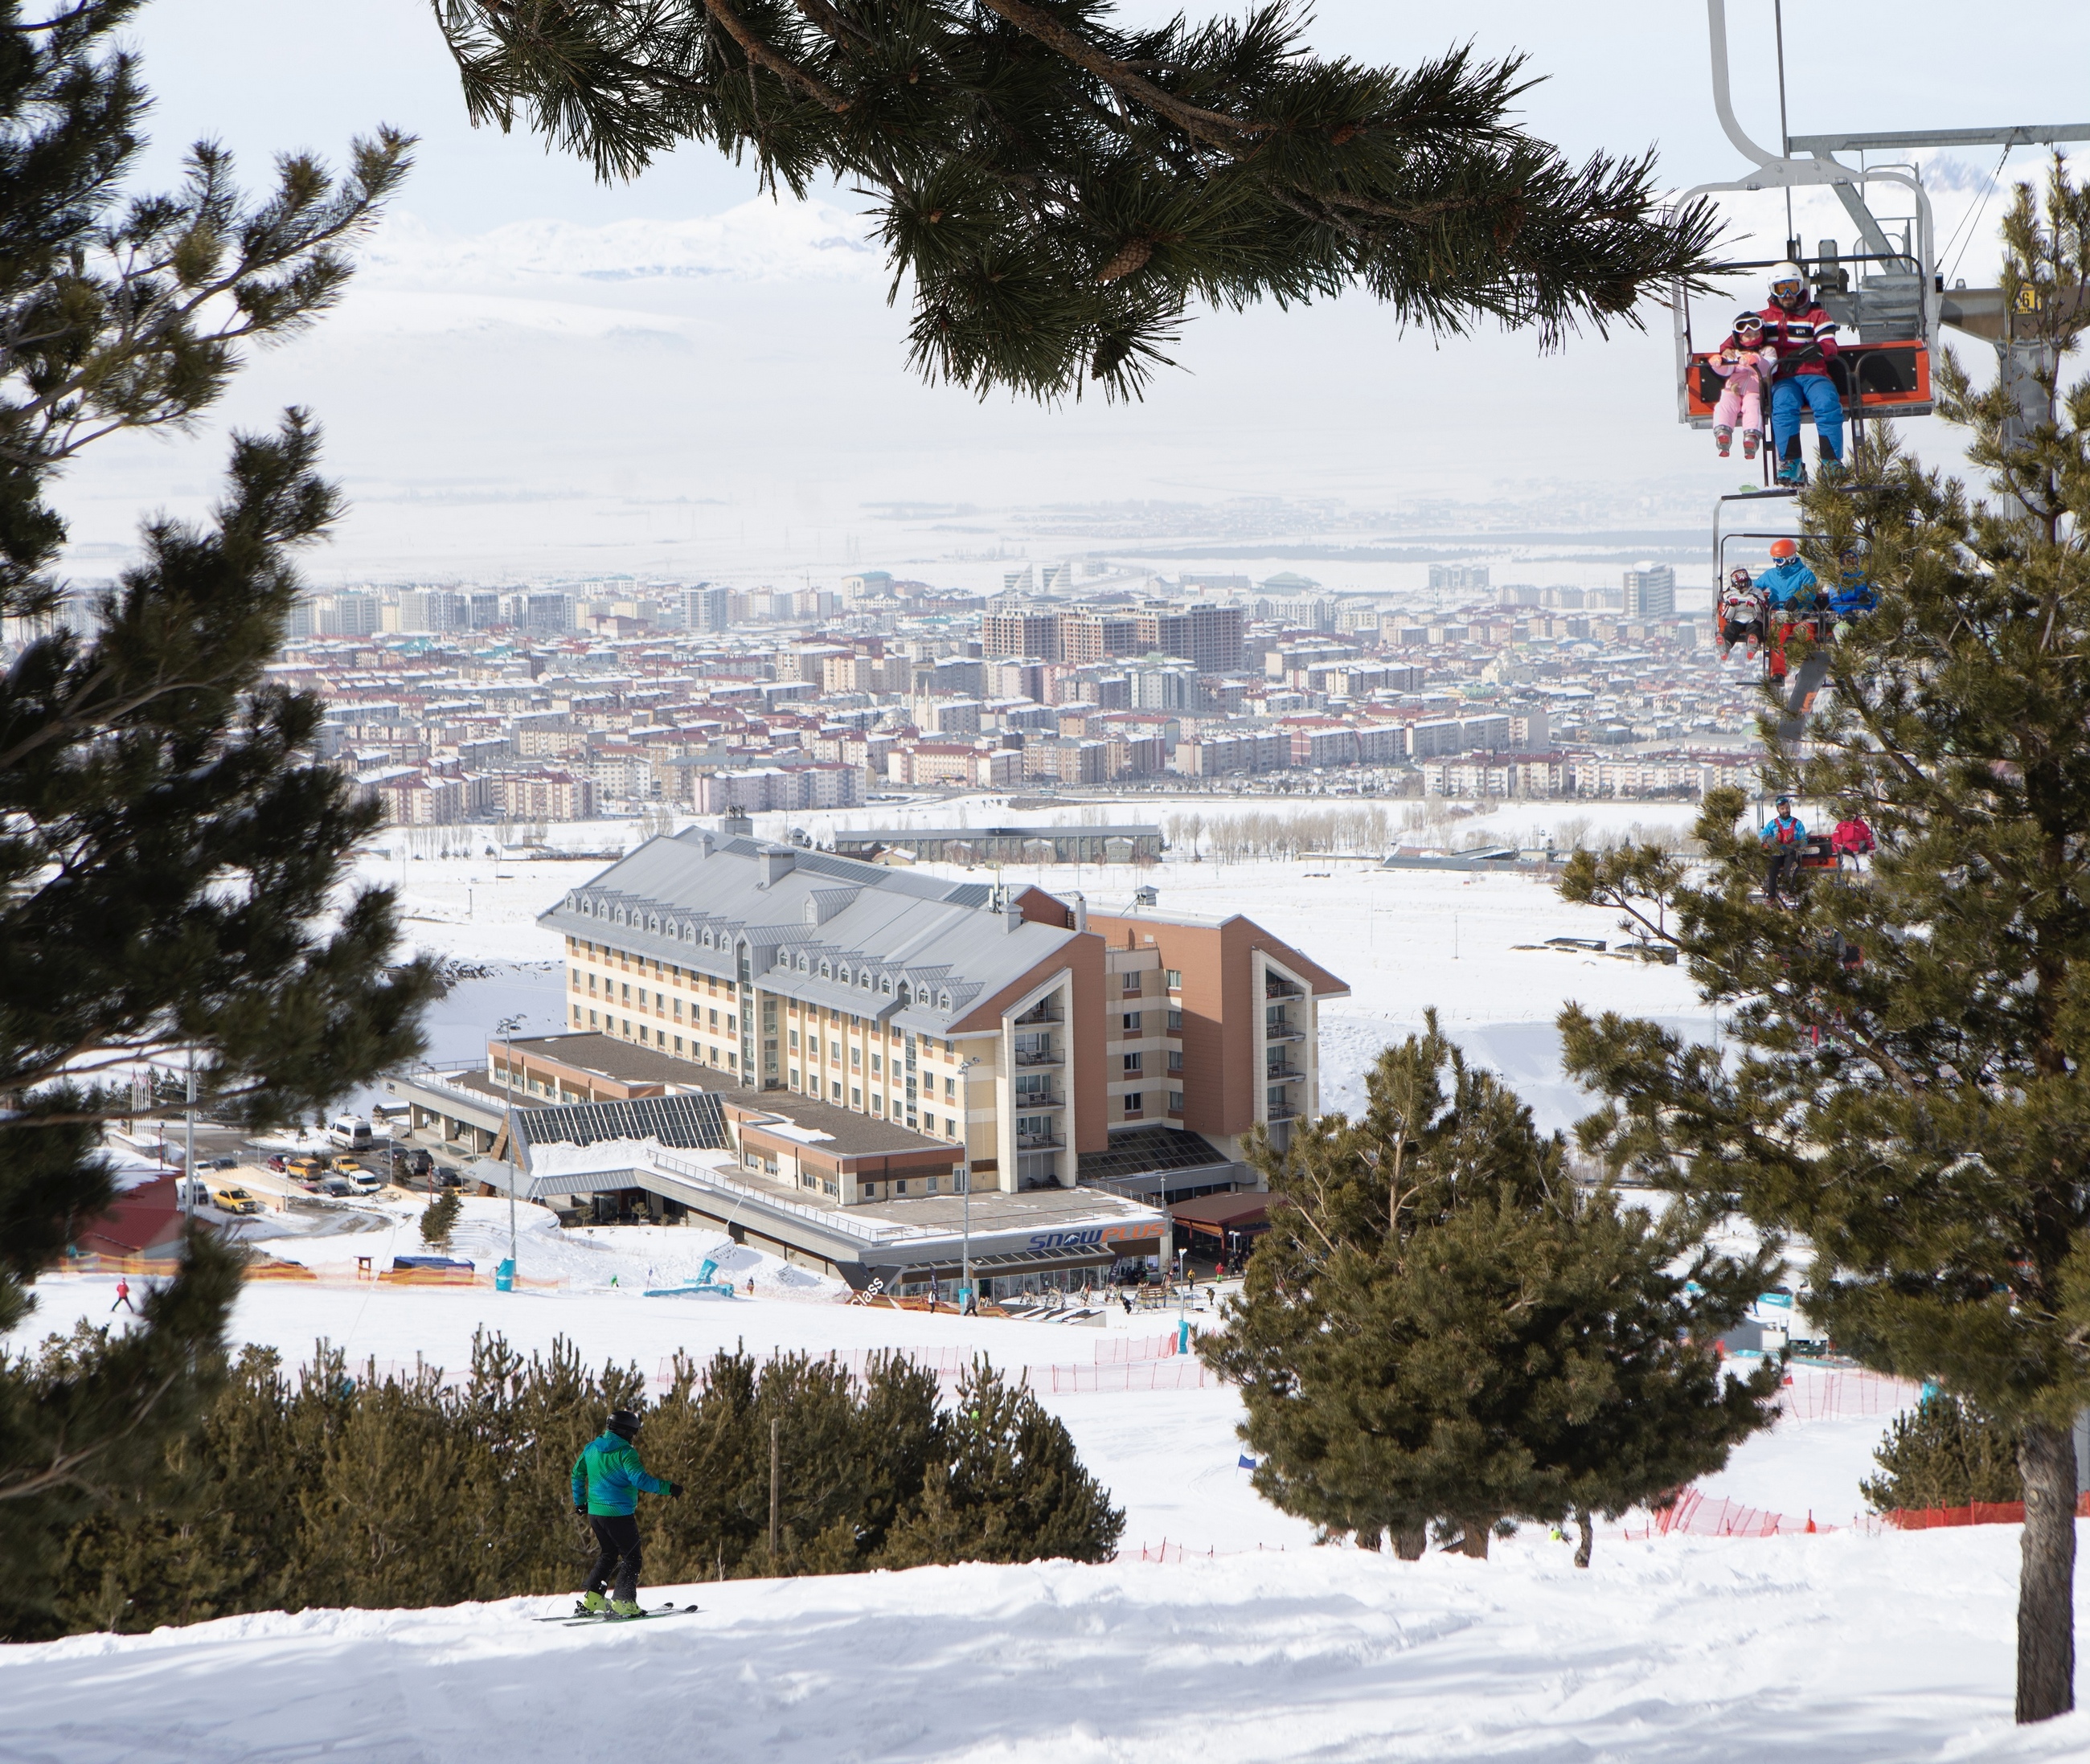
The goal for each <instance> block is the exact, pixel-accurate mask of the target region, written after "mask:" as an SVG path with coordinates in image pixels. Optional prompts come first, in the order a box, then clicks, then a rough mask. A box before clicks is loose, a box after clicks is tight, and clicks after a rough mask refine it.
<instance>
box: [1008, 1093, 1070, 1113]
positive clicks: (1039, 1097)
mask: <svg viewBox="0 0 2090 1764" xmlns="http://www.w3.org/2000/svg"><path fill="white" fill-rule="evenodd" d="M1016 1106H1017V1108H1018V1109H1064V1108H1065V1107H1066V1106H1067V1099H1066V1098H1065V1097H1063V1096H1061V1095H1060V1093H1059V1092H1057V1091H1056V1090H1019V1091H1017V1093H1016Z"/></svg>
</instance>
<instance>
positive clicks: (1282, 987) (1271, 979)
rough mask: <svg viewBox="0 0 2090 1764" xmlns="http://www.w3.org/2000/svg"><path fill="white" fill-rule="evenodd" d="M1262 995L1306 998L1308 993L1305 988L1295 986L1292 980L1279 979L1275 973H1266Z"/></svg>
mask: <svg viewBox="0 0 2090 1764" xmlns="http://www.w3.org/2000/svg"><path fill="white" fill-rule="evenodd" d="M1262 995H1263V997H1264V998H1305V996H1306V994H1305V990H1304V989H1303V988H1301V987H1298V986H1295V985H1292V982H1291V981H1288V980H1279V978H1278V977H1277V976H1276V975H1275V974H1269V973H1266V974H1265V975H1264V976H1262Z"/></svg>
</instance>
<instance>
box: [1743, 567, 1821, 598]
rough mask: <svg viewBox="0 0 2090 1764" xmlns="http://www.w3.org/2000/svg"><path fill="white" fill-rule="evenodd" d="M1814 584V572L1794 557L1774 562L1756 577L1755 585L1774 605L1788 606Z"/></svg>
mask: <svg viewBox="0 0 2090 1764" xmlns="http://www.w3.org/2000/svg"><path fill="white" fill-rule="evenodd" d="M1814 586H1815V576H1814V572H1813V570H1811V569H1808V567H1807V565H1806V564H1804V563H1802V562H1801V561H1800V560H1799V559H1798V558H1796V557H1788V558H1787V559H1785V560H1783V562H1780V563H1776V564H1772V565H1771V567H1770V569H1767V570H1765V572H1764V573H1762V574H1761V575H1760V576H1758V577H1757V587H1759V588H1761V590H1763V591H1764V597H1765V599H1767V600H1769V601H1770V603H1771V604H1772V605H1773V606H1774V607H1789V606H1791V604H1792V603H1793V602H1794V601H1795V600H1798V599H1801V598H1802V597H1803V596H1804V595H1805V594H1807V593H1808V591H1809V590H1811V589H1813V587H1814Z"/></svg>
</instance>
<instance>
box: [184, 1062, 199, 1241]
mask: <svg viewBox="0 0 2090 1764" xmlns="http://www.w3.org/2000/svg"><path fill="white" fill-rule="evenodd" d="M187 1101H188V1108H187V1109H186V1110H185V1111H184V1113H185V1114H186V1115H187V1122H186V1124H185V1125H184V1127H183V1135H184V1137H185V1138H186V1140H187V1144H186V1145H185V1146H184V1148H183V1152H182V1193H183V1195H184V1196H185V1197H186V1198H185V1199H184V1200H183V1202H182V1210H183V1212H191V1211H193V1210H194V1208H195V1206H196V1048H195V1047H194V1045H191V1047H190V1049H189V1070H188V1084H187Z"/></svg>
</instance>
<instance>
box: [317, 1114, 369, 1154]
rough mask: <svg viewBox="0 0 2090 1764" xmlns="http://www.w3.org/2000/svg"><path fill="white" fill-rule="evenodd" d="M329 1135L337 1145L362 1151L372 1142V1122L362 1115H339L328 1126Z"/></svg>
mask: <svg viewBox="0 0 2090 1764" xmlns="http://www.w3.org/2000/svg"><path fill="white" fill-rule="evenodd" d="M327 1137H328V1138H329V1139H330V1140H333V1143H334V1144H336V1145H345V1146H346V1147H347V1148H349V1149H350V1151H361V1150H363V1148H365V1147H367V1146H368V1144H370V1123H369V1122H368V1121H366V1120H364V1119H363V1117H362V1116H361V1115H355V1114H345V1115H337V1116H336V1117H335V1118H334V1119H333V1122H330V1123H329V1126H328V1127H327Z"/></svg>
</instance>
